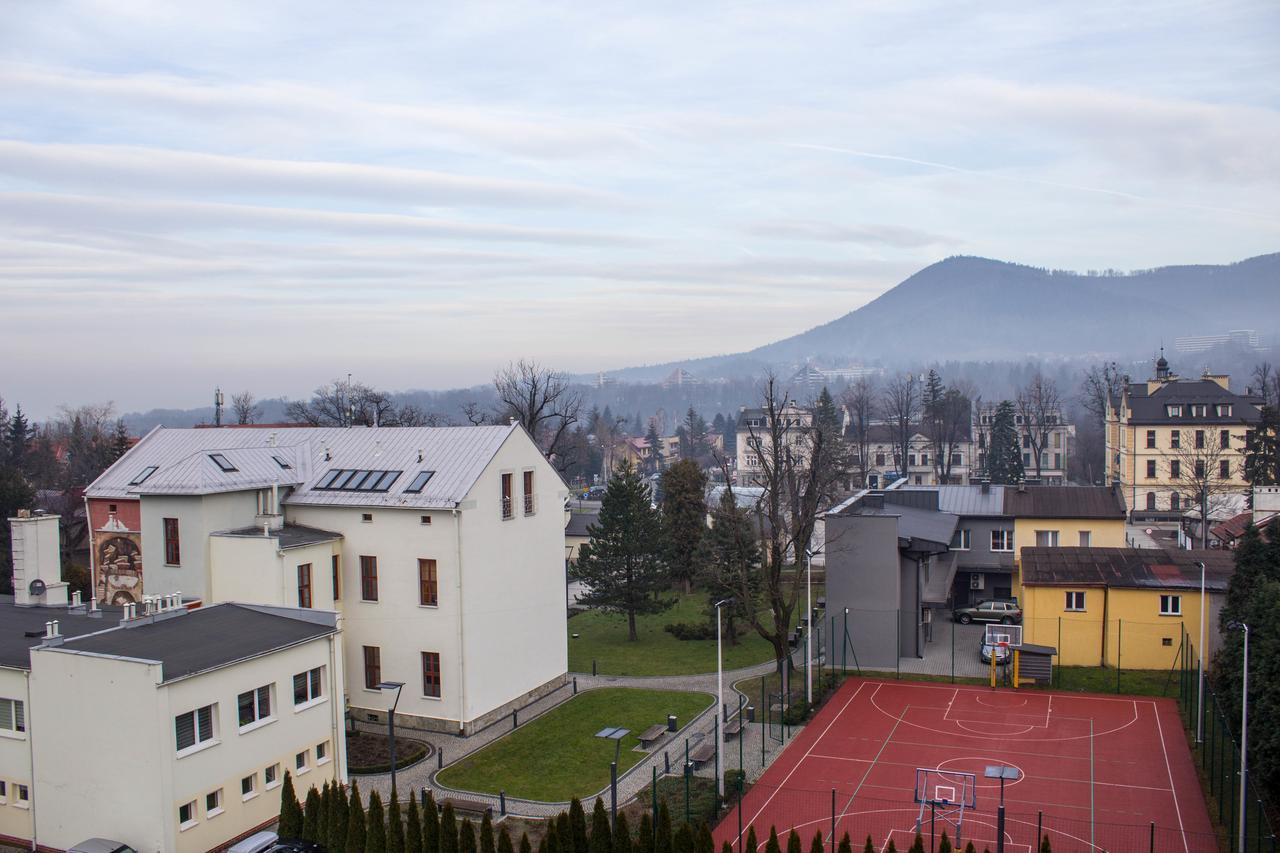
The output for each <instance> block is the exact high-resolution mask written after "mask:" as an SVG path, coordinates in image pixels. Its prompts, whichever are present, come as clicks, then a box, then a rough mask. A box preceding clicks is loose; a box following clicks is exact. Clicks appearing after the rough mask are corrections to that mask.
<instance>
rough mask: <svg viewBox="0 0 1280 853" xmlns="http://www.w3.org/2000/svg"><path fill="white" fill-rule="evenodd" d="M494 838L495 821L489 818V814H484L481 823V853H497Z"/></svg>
mask: <svg viewBox="0 0 1280 853" xmlns="http://www.w3.org/2000/svg"><path fill="white" fill-rule="evenodd" d="M495 843H496V842H495V841H494V838H493V820H492V819H491V818H490V817H489V813H488V812H485V813H484V818H483V819H482V820H481V821H480V853H497V849H496V848H495V846H494V845H495Z"/></svg>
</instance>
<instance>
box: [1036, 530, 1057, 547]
mask: <svg viewBox="0 0 1280 853" xmlns="http://www.w3.org/2000/svg"><path fill="white" fill-rule="evenodd" d="M1036 547H1037V548H1057V547H1058V531H1056V530H1037V531H1036Z"/></svg>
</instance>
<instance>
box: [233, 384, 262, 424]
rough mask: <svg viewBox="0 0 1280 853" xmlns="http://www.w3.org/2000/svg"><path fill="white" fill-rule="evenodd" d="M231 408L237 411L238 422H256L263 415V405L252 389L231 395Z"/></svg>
mask: <svg viewBox="0 0 1280 853" xmlns="http://www.w3.org/2000/svg"><path fill="white" fill-rule="evenodd" d="M231 410H232V411H233V412H235V416H236V423H238V424H256V423H257V422H258V418H260V417H262V407H261V406H259V405H258V403H257V400H256V399H254V396H253V392H252V391H241V392H240V393H239V394H232V395H231Z"/></svg>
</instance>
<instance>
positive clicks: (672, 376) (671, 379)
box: [662, 367, 702, 388]
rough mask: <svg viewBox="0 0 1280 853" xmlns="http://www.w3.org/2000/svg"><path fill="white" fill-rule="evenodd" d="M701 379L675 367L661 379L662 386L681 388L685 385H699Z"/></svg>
mask: <svg viewBox="0 0 1280 853" xmlns="http://www.w3.org/2000/svg"><path fill="white" fill-rule="evenodd" d="M701 384H702V380H701V379H699V378H697V377H696V376H694V375H693V374H692V373H690V372H689V371H687V370H685V369H683V368H680V367H677V368H676V369H675V370H673V371H671V372H670V373H668V374H667V378H665V379H663V380H662V387H663V388H683V387H685V386H687V385H701Z"/></svg>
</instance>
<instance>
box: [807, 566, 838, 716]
mask: <svg viewBox="0 0 1280 853" xmlns="http://www.w3.org/2000/svg"><path fill="white" fill-rule="evenodd" d="M821 553H822V549H821V548H819V549H818V550H816V551H813V550H810V549H809V548H805V549H804V562H805V581H804V585H805V590H806V592H807V594H808V597H809V610H808V615H807V616H806V617H805V620H804V655H805V657H804V693H805V701H806V702H807V703H808V705H809V707H810V708H812V707H813V558H814V557H816V556H818V555H819V554H821ZM845 612H846V613H847V612H848V611H847V610H846V611H845Z"/></svg>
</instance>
